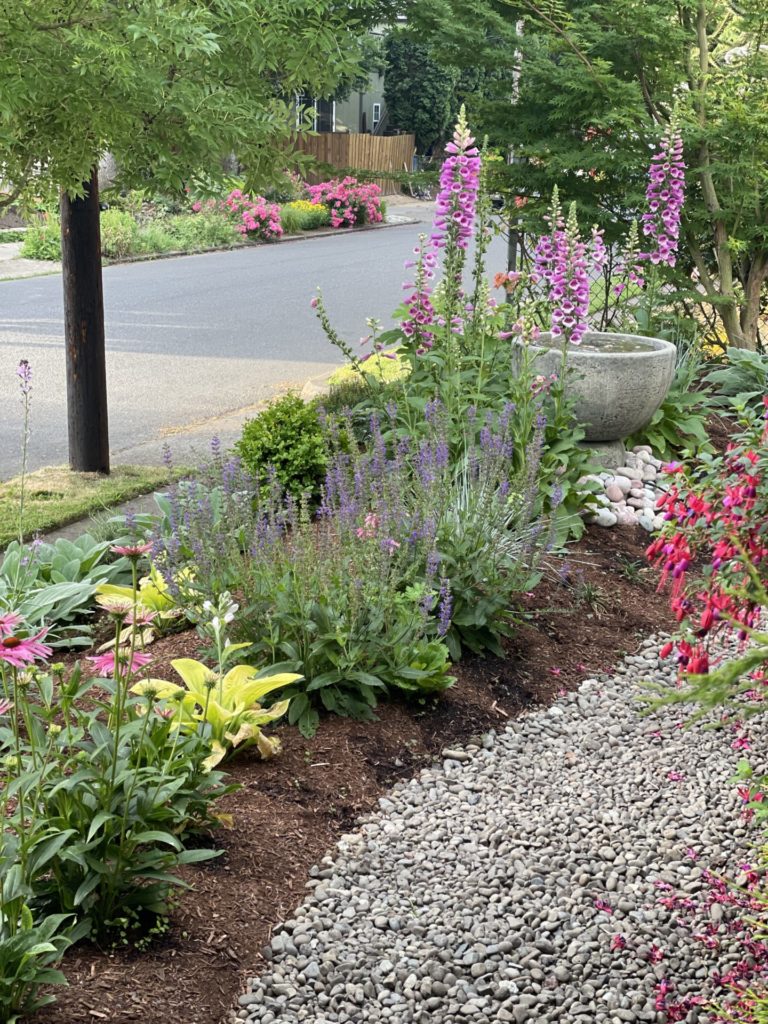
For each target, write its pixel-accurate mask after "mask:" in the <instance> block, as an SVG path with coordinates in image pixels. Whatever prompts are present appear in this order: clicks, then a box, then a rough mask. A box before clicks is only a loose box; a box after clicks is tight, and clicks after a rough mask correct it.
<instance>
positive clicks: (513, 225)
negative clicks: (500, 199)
mask: <svg viewBox="0 0 768 1024" xmlns="http://www.w3.org/2000/svg"><path fill="white" fill-rule="evenodd" d="M523 27H524V25H523V21H522V20H520V21H517V22H516V23H515V35H516V36H517V38H518V39H520V38H521V37H522V35H523ZM515 58H516V59H515V68H514V71H513V72H512V97H511V103H512V106H513V107H514V106H516V105H517V101H518V99H519V97H520V73H521V70H522V63H523V55H522V53H521V51H520V50H516V51H515ZM516 162H517V158H516V157H515V147H514V146H511V145H510V147H509V150H508V151H507V164H509V165H512V164H514V163H516ZM510 213H511V216H510V219H509V233H508V234H507V271H508V272H509V273H514V272H515V271H516V270H517V263H518V254H519V251H520V230H519V226H520V218H519V217H518V215H517V209H516V208H515V212H514V213H512V212H511V211H510ZM511 299H512V293H511V292H507V301H508V302H510V301H511Z"/></svg>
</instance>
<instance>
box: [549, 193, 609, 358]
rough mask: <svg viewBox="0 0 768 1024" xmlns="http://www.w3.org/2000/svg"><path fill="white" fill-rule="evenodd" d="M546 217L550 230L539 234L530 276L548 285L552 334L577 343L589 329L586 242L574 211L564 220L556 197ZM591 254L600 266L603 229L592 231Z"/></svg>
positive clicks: (603, 246) (596, 264) (599, 267)
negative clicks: (580, 231)
mask: <svg viewBox="0 0 768 1024" xmlns="http://www.w3.org/2000/svg"><path fill="white" fill-rule="evenodd" d="M548 220H549V225H550V233H549V234H548V235H542V236H541V238H539V240H538V242H537V244H536V249H535V252H534V273H533V275H532V280H534V282H536V281H538V280H544V281H545V282H546V283H547V285H548V295H547V298H548V301H549V305H550V309H551V314H550V315H551V327H550V331H551V333H552V335H553V337H555V338H560V337H562V338H563V339H564V340H565V341H570V342H571V343H572V344H574V345H579V344H581V341H582V340H583V338H584V335H585V334H586V332H587V330H588V329H589V324H588V321H587V317H588V315H589V270H588V256H589V253H588V248H587V243H586V242H584V241H583V240H582V239H581V237H580V235H579V231H578V225H577V223H576V217H575V212H574V211H572V213H571V215H570V216H569V218H568V223H567V224H566V223H565V221H564V220H563V217H562V214H561V213H560V209H559V207H558V205H557V200H555V204H554V206H553V212H552V214H551V216H550V217H549V218H548ZM591 255H592V260H593V263H594V265H595V266H596V267H597V268H598V269H601V268H602V267H603V265H604V264H605V261H606V259H607V253H606V250H605V244H604V242H603V238H602V232H600V231H598V230H596V229H594V230H593V233H592V253H591Z"/></svg>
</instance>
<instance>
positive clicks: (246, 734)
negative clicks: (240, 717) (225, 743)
mask: <svg viewBox="0 0 768 1024" xmlns="http://www.w3.org/2000/svg"><path fill="white" fill-rule="evenodd" d="M256 732H258V726H255V725H251V723H250V722H241V724H240V728H239V729H238V730H237V732H225V733H224V739H225V740H229V742H230V743H231V744H232V746H233V747H239V746H240V744H241V743H245V742H246V741H247V740H250V739H253V736H254V733H256Z"/></svg>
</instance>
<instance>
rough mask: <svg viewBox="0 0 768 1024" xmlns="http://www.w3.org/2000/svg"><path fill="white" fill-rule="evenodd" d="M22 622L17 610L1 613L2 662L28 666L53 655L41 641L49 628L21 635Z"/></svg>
mask: <svg viewBox="0 0 768 1024" xmlns="http://www.w3.org/2000/svg"><path fill="white" fill-rule="evenodd" d="M22 624H23V620H22V617H21V616H20V615H18V614H17V613H16V612H3V613H2V614H0V663H4V664H6V665H10V666H11V667H12V668H27V667H29V666H30V665H33V664H34V663H35V662H36V661H45V660H46V659H48V658H50V656H51V648H50V647H49V646H48V645H47V644H44V643H42V642H41V641H42V640H43V639H44V638H45V635H46V633H47V632H48V630H47V629H41V630H40V631H39V632H37V633H35V634H34V636H27V635H19V633H18V629H19V627H20V626H22ZM24 633H26V631H24ZM6 710H7V709H6Z"/></svg>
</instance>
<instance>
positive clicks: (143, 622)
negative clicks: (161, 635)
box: [125, 605, 157, 626]
mask: <svg viewBox="0 0 768 1024" xmlns="http://www.w3.org/2000/svg"><path fill="white" fill-rule="evenodd" d="M156 618H157V612H153V611H150V609H149V608H143V607H142V606H141V605H139V606H138V607H137V608H136V612H135V614H134V612H133V611H130V612H128V615H127V616H126V618H125V621H126V623H127V624H128V625H129V626H149V625H151V624H152V623H153V622H154V621H155V619H156Z"/></svg>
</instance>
